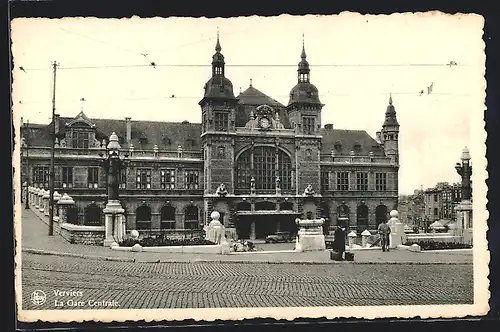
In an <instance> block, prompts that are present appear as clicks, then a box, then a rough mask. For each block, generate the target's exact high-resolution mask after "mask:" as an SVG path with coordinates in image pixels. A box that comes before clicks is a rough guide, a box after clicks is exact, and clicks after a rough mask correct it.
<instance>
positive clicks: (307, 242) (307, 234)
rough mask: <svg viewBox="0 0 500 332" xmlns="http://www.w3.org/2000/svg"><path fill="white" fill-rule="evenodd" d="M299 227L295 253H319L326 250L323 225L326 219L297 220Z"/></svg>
mask: <svg viewBox="0 0 500 332" xmlns="http://www.w3.org/2000/svg"><path fill="white" fill-rule="evenodd" d="M295 222H296V223H297V225H298V226H299V231H298V234H297V239H296V243H295V251H297V252H304V251H317V250H325V249H326V244H325V235H324V234H323V223H324V222H325V219H323V218H321V219H299V218H297V219H296V220H295Z"/></svg>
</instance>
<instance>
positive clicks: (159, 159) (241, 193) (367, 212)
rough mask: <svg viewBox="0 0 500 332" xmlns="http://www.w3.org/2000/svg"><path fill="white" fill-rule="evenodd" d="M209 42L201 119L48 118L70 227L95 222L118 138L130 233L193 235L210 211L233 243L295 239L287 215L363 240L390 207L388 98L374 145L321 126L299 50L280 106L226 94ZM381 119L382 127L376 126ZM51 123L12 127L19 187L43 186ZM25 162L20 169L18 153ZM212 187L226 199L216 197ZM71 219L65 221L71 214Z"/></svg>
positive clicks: (221, 66) (393, 178) (393, 176)
mask: <svg viewBox="0 0 500 332" xmlns="http://www.w3.org/2000/svg"><path fill="white" fill-rule="evenodd" d="M224 71H225V59H224V56H223V55H222V53H221V47H220V43H219V41H217V47H216V53H215V54H214V55H213V59H212V77H211V78H210V79H209V80H208V82H207V83H206V85H205V93H204V95H203V97H202V99H201V101H200V102H199V105H200V109H201V123H189V122H187V121H184V122H182V123H172V122H151V121H133V120H132V119H130V118H125V119H123V120H112V119H89V118H88V117H87V116H86V115H85V113H84V112H83V110H82V111H81V112H80V113H79V114H78V115H77V116H76V117H74V118H72V117H60V116H57V117H56V119H55V121H56V137H57V141H56V151H55V156H56V157H55V188H56V190H57V191H58V192H59V193H60V194H64V193H67V194H69V195H70V196H71V197H72V198H73V199H74V201H75V207H74V208H73V210H71V211H68V218H69V219H70V221H69V222H70V223H74V224H79V225H89V226H99V225H100V226H102V225H103V224H104V215H103V213H102V210H103V209H104V207H105V205H106V201H107V195H106V193H107V189H106V187H107V177H106V172H105V170H104V168H103V167H101V162H102V159H103V158H102V157H101V156H100V155H101V154H105V147H106V143H107V141H108V140H109V137H110V135H111V133H112V132H115V133H116V134H117V135H118V138H119V143H120V146H121V155H122V156H125V155H127V160H128V166H127V168H126V169H125V170H123V171H122V174H121V175H120V191H119V195H120V203H121V205H122V207H123V208H124V209H125V216H126V224H127V229H139V230H140V231H141V233H142V234H144V233H145V232H146V233H147V232H166V233H176V232H177V233H179V232H180V233H182V234H184V233H185V232H190V231H192V232H199V231H200V230H201V229H202V228H203V225H204V224H206V223H208V222H209V221H210V214H211V212H213V211H218V212H219V213H220V214H221V219H220V221H221V223H222V224H223V225H224V226H225V227H226V229H235V230H236V233H237V234H238V236H239V237H241V238H263V237H265V236H266V235H268V234H271V233H274V232H276V231H280V230H281V231H289V232H292V233H295V232H296V231H297V226H296V224H295V219H296V218H297V217H301V218H304V219H315V218H325V225H324V229H325V231H327V229H328V227H329V225H332V224H338V223H343V224H345V226H347V227H348V228H349V229H350V230H356V231H357V232H359V233H358V234H360V233H361V232H362V231H363V230H365V229H376V227H377V225H378V224H379V223H380V222H385V221H387V220H388V218H389V211H391V210H392V209H395V208H397V202H398V170H399V150H398V135H399V124H398V122H397V120H396V112H395V108H394V106H393V104H392V98H389V105H388V106H387V110H386V112H385V121H384V122H383V126H382V129H381V131H380V132H377V137H376V139H374V138H372V137H371V136H370V135H369V134H368V133H367V132H366V131H361V130H343V129H334V128H333V125H331V124H326V125H324V126H322V124H321V114H322V109H323V107H324V105H323V104H322V103H321V102H320V100H319V93H318V89H317V88H316V87H315V86H314V85H313V84H312V83H311V82H310V78H309V72H310V69H309V63H308V62H307V57H306V54H305V49H303V51H302V54H301V61H300V62H299V65H298V70H297V73H298V81H297V83H296V85H295V86H294V87H293V88H292V90H291V91H290V100H289V102H288V104H287V105H286V106H285V105H283V104H281V103H280V102H278V101H276V100H274V99H272V98H270V97H269V96H266V95H265V94H264V93H262V92H260V91H259V90H257V89H256V88H255V87H253V86H252V84H251V85H250V87H249V88H248V89H246V90H245V91H243V92H241V93H240V94H239V95H238V96H234V94H233V87H232V83H231V81H230V80H229V79H228V78H226V76H225V73H224ZM382 115H383V114H382V112H381V119H382ZM50 128H51V126H50V125H41V124H30V126H29V127H27V126H22V127H21V136H22V137H23V138H24V140H23V148H22V151H21V153H22V154H23V157H22V160H23V165H25V164H28V165H29V166H28V167H23V174H22V181H23V182H27V183H28V184H29V185H30V186H33V187H37V188H40V187H42V188H47V186H48V167H49V164H50V144H51V143H50ZM28 149H29V162H28V163H26V162H25V161H26V155H27V153H26V150H28ZM221 185H222V187H223V189H224V190H223V191H221V190H220V188H221ZM69 216H71V217H69Z"/></svg>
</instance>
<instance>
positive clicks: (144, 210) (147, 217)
mask: <svg viewBox="0 0 500 332" xmlns="http://www.w3.org/2000/svg"><path fill="white" fill-rule="evenodd" d="M135 222H136V228H137V229H149V228H151V208H150V207H149V206H147V205H141V206H139V207H138V208H137V209H136V210H135Z"/></svg>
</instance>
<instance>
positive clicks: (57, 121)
mask: <svg viewBox="0 0 500 332" xmlns="http://www.w3.org/2000/svg"><path fill="white" fill-rule="evenodd" d="M54 122H55V123H54V124H55V128H56V129H55V132H56V134H57V132H59V114H54Z"/></svg>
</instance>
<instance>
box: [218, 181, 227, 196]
mask: <svg viewBox="0 0 500 332" xmlns="http://www.w3.org/2000/svg"><path fill="white" fill-rule="evenodd" d="M215 193H216V194H217V195H219V196H221V197H224V196H226V195H227V189H226V186H225V185H224V183H221V184H220V186H219V187H218V188H217V190H216V191H215Z"/></svg>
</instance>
